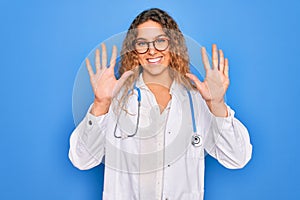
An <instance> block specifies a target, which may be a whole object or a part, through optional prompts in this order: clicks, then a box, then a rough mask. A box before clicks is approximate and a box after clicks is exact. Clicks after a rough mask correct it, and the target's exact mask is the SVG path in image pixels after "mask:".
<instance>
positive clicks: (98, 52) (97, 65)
mask: <svg viewBox="0 0 300 200" xmlns="http://www.w3.org/2000/svg"><path fill="white" fill-rule="evenodd" d="M95 65H96V73H97V72H98V71H99V70H100V68H101V65H100V50H99V49H96V55H95Z"/></svg>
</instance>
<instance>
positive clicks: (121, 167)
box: [69, 9, 252, 200]
mask: <svg viewBox="0 0 300 200" xmlns="http://www.w3.org/2000/svg"><path fill="white" fill-rule="evenodd" d="M201 52H202V59H203V64H204V67H205V70H206V76H205V80H204V81H203V82H201V81H200V80H199V79H198V78H197V77H196V76H195V75H193V74H191V73H190V71H189V58H188V54H187V48H186V45H185V41H184V37H183V35H182V33H181V31H180V30H179V28H178V25H177V24H176V22H175V21H174V20H173V19H172V17H170V16H169V15H168V14H167V13H166V12H164V11H162V10H160V9H149V10H145V11H143V12H142V13H140V14H139V15H138V16H137V17H136V18H135V19H134V21H133V22H132V24H131V26H130V27H129V30H128V32H127V35H126V38H125V39H124V42H123V46H122V51H121V63H120V65H121V66H120V69H119V74H120V75H121V77H120V78H119V79H118V80H117V79H116V78H115V75H114V67H115V62H116V55H117V50H116V47H113V52H112V56H111V60H110V65H109V67H108V66H107V53H106V47H105V45H104V44H102V56H101V57H102V59H101V61H100V51H99V50H96V56H95V67H96V73H94V72H93V70H92V66H91V64H90V61H89V60H88V59H87V60H86V65H87V69H88V72H89V76H90V80H91V85H92V88H93V91H94V94H95V99H94V103H93V104H92V105H91V106H90V108H89V110H88V113H87V115H86V117H85V118H84V119H83V121H82V122H81V123H80V124H79V126H78V127H77V128H76V129H75V130H74V132H73V133H72V135H71V138H70V151H69V158H70V160H71V161H72V163H73V164H74V166H76V167H77V168H79V169H82V170H85V169H90V168H92V167H94V166H97V165H99V164H100V163H101V161H104V158H105V178H104V191H103V199H110V200H111V199H122V200H127V199H128V200H129V199H130V200H131V199H147V200H148V199H164V200H165V199H169V200H173V199H176V200H177V199H178V200H183V199H187V200H192V199H197V200H199V199H203V195H204V194H203V193H204V155H205V152H207V153H208V154H210V155H211V156H212V157H214V158H216V159H217V160H218V161H219V162H220V163H221V164H222V165H224V166H225V167H227V168H230V169H237V168H242V167H244V166H245V165H246V164H247V162H248V161H249V160H250V158H251V154H252V146H251V144H250V139H249V135H248V131H247V129H246V128H245V127H244V126H243V124H242V123H241V122H240V121H238V120H237V119H236V118H235V117H234V111H233V110H232V109H231V108H230V107H229V106H227V105H226V104H225V102H224V95H225V92H226V90H227V88H228V85H229V77H228V60H227V59H225V58H224V54H223V52H222V50H217V47H216V45H213V47H212V66H210V63H209V61H208V58H207V55H206V50H205V48H202V49H201Z"/></svg>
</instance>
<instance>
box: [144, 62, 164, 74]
mask: <svg viewBox="0 0 300 200" xmlns="http://www.w3.org/2000/svg"><path fill="white" fill-rule="evenodd" d="M143 69H144V72H145V73H147V74H149V75H152V76H158V75H161V74H164V73H165V72H166V71H167V69H168V66H163V65H156V64H147V65H144V66H143Z"/></svg>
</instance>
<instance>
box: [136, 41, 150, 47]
mask: <svg viewBox="0 0 300 200" xmlns="http://www.w3.org/2000/svg"><path fill="white" fill-rule="evenodd" d="M135 44H136V45H137V46H139V47H144V46H147V42H145V41H137V42H136V43H135Z"/></svg>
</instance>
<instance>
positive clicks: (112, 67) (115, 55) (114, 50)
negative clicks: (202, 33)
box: [109, 45, 117, 71]
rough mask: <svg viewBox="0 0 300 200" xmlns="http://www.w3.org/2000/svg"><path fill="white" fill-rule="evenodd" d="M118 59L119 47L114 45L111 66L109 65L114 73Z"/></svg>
mask: <svg viewBox="0 0 300 200" xmlns="http://www.w3.org/2000/svg"><path fill="white" fill-rule="evenodd" d="M116 59H117V47H116V46H115V45H114V46H113V50H112V55H111V59H110V65H109V68H111V70H112V71H114V69H115V65H116Z"/></svg>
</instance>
